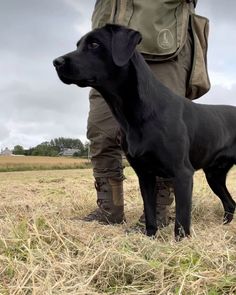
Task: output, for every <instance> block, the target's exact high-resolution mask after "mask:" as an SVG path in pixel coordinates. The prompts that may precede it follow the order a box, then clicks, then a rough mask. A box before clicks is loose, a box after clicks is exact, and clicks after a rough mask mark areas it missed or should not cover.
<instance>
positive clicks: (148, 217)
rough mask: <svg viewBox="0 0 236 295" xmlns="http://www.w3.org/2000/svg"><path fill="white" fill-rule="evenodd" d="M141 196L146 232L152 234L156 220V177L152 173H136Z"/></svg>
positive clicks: (153, 233)
mask: <svg viewBox="0 0 236 295" xmlns="http://www.w3.org/2000/svg"><path fill="white" fill-rule="evenodd" d="M138 177H139V185H140V190H141V194H142V198H143V204H144V213H145V221H146V233H147V235H148V236H154V235H155V234H156V231H157V222H156V177H155V175H153V174H142V175H138Z"/></svg>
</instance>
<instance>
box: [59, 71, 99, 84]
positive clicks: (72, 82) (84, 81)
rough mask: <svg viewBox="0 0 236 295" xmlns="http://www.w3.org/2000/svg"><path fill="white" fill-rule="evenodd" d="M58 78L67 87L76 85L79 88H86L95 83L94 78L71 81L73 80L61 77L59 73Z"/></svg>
mask: <svg viewBox="0 0 236 295" xmlns="http://www.w3.org/2000/svg"><path fill="white" fill-rule="evenodd" d="M58 76H59V78H60V80H61V81H62V82H63V83H65V84H67V85H71V84H76V85H78V86H80V87H87V86H93V85H94V84H95V83H96V79H95V78H90V79H73V78H70V77H66V76H64V75H62V74H61V73H58Z"/></svg>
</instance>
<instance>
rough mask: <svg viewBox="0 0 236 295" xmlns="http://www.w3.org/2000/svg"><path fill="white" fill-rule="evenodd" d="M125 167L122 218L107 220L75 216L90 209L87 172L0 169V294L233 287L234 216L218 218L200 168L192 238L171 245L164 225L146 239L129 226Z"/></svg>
mask: <svg viewBox="0 0 236 295" xmlns="http://www.w3.org/2000/svg"><path fill="white" fill-rule="evenodd" d="M125 174H126V177H127V180H126V181H125V195H126V197H125V201H126V204H125V212H126V218H127V224H124V225H116V226H113V225H101V224H99V223H97V222H93V223H85V222H83V221H82V220H81V218H82V217H83V216H85V215H86V214H87V213H89V212H90V211H91V210H92V209H93V208H94V207H95V192H94V189H93V179H92V171H91V169H75V170H52V171H49V170H48V171H25V172H7V173H5V172H2V173H0V294H1V295H2V294H3V295H5V294H11V295H13V294H15V295H21V294H35V295H36V294H37V295H49V294H58V295H59V294H60V295H64V294H73V295H78V294H79V295H80V294H81V295H85V294H86V295H95V294H133V295H137V294H145V295H148V294H164V295H167V294H186V295H190V294H193V295H198V294H206V295H207V294H209V295H216V294H219V295H220V294H228V295H229V294H236V221H235V220H234V221H233V222H232V223H231V224H230V225H227V226H223V225H222V217H223V210H222V208H221V204H220V201H219V200H218V198H217V197H215V196H214V195H213V193H212V192H211V191H210V190H209V189H208V187H207V185H206V182H205V179H204V176H203V174H202V173H201V172H199V173H197V174H196V176H195V182H194V194H193V195H194V197H193V218H192V237H191V238H189V239H184V240H183V241H181V242H179V243H176V242H175V240H174V238H173V224H171V225H169V226H168V227H167V228H165V229H163V230H161V231H160V232H159V233H158V234H157V236H156V238H155V239H150V238H148V237H146V236H144V235H143V234H141V233H140V232H138V231H137V230H135V229H134V226H135V224H136V221H137V219H138V217H139V215H140V214H141V212H142V203H141V197H140V194H139V190H138V185H137V178H136V176H135V175H134V173H133V171H132V169H131V168H126V169H125ZM235 179H236V170H233V171H232V172H231V174H230V175H229V180H228V183H229V187H230V190H231V192H232V194H233V195H234V198H235V199H236V188H235Z"/></svg>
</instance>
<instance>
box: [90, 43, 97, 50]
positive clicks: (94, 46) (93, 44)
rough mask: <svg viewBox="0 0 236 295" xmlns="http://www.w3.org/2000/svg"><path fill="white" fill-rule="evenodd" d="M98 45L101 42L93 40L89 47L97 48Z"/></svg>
mask: <svg viewBox="0 0 236 295" xmlns="http://www.w3.org/2000/svg"><path fill="white" fill-rule="evenodd" d="M98 47H99V44H98V43H96V42H91V43H89V44H88V48H89V49H96V48H98Z"/></svg>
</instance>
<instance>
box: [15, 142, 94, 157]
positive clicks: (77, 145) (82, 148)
mask: <svg viewBox="0 0 236 295" xmlns="http://www.w3.org/2000/svg"><path fill="white" fill-rule="evenodd" d="M67 149H71V150H76V151H75V152H74V153H73V156H74V157H85V156H87V155H88V150H89V143H88V142H86V143H85V144H83V143H82V142H81V140H80V139H73V138H65V137H59V138H55V139H52V140H50V141H45V142H42V143H40V144H39V145H37V146H35V147H32V148H29V149H24V148H23V146H21V145H16V146H15V147H14V149H13V154H15V155H25V156H50V157H56V156H59V155H63V152H64V151H65V150H67Z"/></svg>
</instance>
